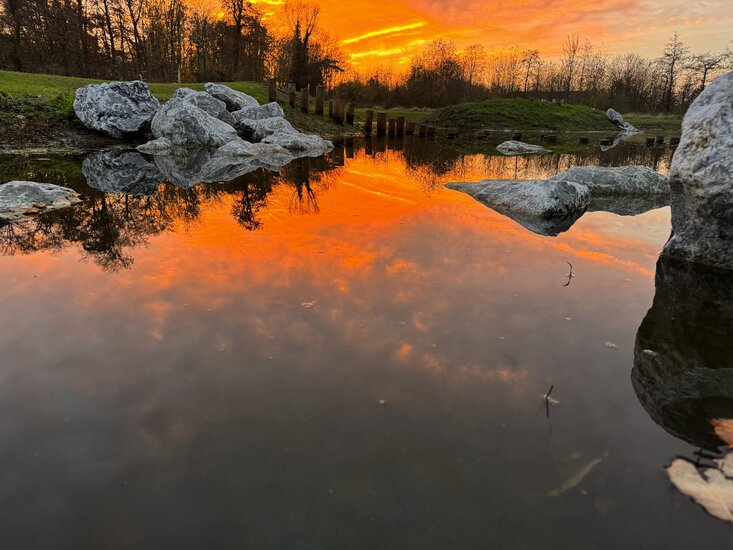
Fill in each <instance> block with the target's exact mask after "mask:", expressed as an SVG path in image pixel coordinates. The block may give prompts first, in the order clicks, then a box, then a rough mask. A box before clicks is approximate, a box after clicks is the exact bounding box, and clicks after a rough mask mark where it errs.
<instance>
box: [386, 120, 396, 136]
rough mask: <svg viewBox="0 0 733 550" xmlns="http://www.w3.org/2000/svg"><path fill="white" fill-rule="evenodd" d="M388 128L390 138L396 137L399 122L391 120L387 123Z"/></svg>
mask: <svg viewBox="0 0 733 550" xmlns="http://www.w3.org/2000/svg"><path fill="white" fill-rule="evenodd" d="M387 128H388V130H387V134H388V135H390V136H393V135H395V133H397V121H396V120H395V119H393V118H390V119H389V120H388V121H387Z"/></svg>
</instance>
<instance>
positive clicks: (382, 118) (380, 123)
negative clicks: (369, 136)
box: [377, 113, 387, 136]
mask: <svg viewBox="0 0 733 550" xmlns="http://www.w3.org/2000/svg"><path fill="white" fill-rule="evenodd" d="M386 133H387V113H377V135H378V136H383V135H384V134H386Z"/></svg>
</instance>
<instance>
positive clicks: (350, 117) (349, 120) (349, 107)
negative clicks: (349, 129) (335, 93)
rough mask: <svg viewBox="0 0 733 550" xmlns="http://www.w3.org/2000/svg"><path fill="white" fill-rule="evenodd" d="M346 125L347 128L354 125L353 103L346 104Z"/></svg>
mask: <svg viewBox="0 0 733 550" xmlns="http://www.w3.org/2000/svg"><path fill="white" fill-rule="evenodd" d="M346 124H348V125H349V126H353V125H354V102H353V101H349V102H348V103H347V104H346Z"/></svg>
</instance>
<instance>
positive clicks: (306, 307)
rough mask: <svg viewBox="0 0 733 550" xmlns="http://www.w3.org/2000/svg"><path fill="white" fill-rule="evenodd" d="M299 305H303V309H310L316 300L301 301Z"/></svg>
mask: <svg viewBox="0 0 733 550" xmlns="http://www.w3.org/2000/svg"><path fill="white" fill-rule="evenodd" d="M300 305H301V306H303V307H304V308H305V309H310V308H312V307H313V306H315V305H316V301H315V300H313V301H312V302H303V303H302V304H300Z"/></svg>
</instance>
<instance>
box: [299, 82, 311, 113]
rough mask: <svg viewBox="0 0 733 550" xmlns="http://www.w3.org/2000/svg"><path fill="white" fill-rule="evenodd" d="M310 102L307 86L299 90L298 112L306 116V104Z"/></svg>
mask: <svg viewBox="0 0 733 550" xmlns="http://www.w3.org/2000/svg"><path fill="white" fill-rule="evenodd" d="M309 101H310V95H308V86H303V87H302V88H301V89H300V110H301V111H302V112H303V113H305V114H306V115H307V114H308V102H309Z"/></svg>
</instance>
